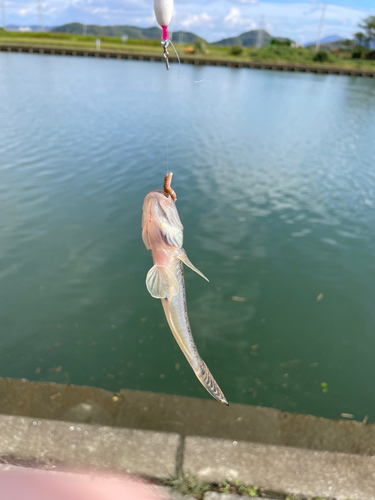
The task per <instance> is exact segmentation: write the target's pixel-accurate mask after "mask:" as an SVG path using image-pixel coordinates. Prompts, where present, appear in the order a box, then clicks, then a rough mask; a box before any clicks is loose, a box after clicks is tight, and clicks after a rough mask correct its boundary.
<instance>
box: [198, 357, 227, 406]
mask: <svg viewBox="0 0 375 500" xmlns="http://www.w3.org/2000/svg"><path fill="white" fill-rule="evenodd" d="M193 369H194V372H195V374H196V376H197V377H198V380H199V381H200V382H201V384H202V385H203V387H204V388H205V389H206V390H207V391H208V392H209V393H210V394H211V396H212V397H213V398H215V399H216V400H217V401H220V403H225V404H226V405H227V406H229V403H228V401H227V400H226V397H225V396H224V394H223V391H222V390H221V389H220V387H219V385H218V383H217V382H216V380H215V379H214V377H213V376H212V374H211V372H210V370H209V369H208V367H207V365H206V363H205V362H204V361H203V359H201V358H200V360H199V366H198V368H195V367H193Z"/></svg>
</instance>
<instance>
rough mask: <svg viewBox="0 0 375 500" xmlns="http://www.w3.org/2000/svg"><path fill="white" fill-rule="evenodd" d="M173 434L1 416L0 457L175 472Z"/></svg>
mask: <svg viewBox="0 0 375 500" xmlns="http://www.w3.org/2000/svg"><path fill="white" fill-rule="evenodd" d="M180 440H181V438H180V436H179V435H177V434H170V433H160V432H152V431H140V430H134V429H119V428H114V427H101V426H99V425H89V424H73V423H69V422H60V421H56V420H43V419H40V420H37V419H32V418H28V417H13V416H7V415H0V457H1V456H3V457H7V456H9V457H16V458H17V459H23V460H42V461H46V462H47V463H62V464H65V465H74V466H75V467H77V466H78V467H79V466H81V467H90V466H94V467H98V468H103V469H111V470H113V471H128V472H132V473H137V474H143V475H147V476H152V477H161V478H163V477H166V478H167V477H171V476H173V475H174V474H175V473H176V459H177V453H178V449H179V445H180Z"/></svg>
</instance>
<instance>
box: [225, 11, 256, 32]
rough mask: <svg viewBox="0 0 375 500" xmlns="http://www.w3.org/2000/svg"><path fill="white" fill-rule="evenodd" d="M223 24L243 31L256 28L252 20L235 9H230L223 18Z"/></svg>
mask: <svg viewBox="0 0 375 500" xmlns="http://www.w3.org/2000/svg"><path fill="white" fill-rule="evenodd" d="M224 22H225V23H226V24H227V25H228V26H229V27H230V28H235V27H237V26H238V27H241V28H243V29H254V28H256V23H254V21H253V20H252V19H248V18H246V17H244V16H243V15H242V13H241V11H240V9H237V7H232V8H231V9H230V12H229V14H227V15H226V16H225V17H224Z"/></svg>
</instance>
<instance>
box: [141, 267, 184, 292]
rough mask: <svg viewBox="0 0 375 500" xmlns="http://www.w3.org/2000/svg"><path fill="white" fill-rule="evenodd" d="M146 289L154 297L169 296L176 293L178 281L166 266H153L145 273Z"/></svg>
mask: <svg viewBox="0 0 375 500" xmlns="http://www.w3.org/2000/svg"><path fill="white" fill-rule="evenodd" d="M146 286H147V290H148V291H149V292H150V294H151V295H152V296H153V297H154V298H155V299H167V298H171V297H173V296H174V295H176V294H177V293H178V283H177V280H176V278H175V277H174V276H173V273H172V271H170V270H169V269H168V267H166V266H156V265H155V266H154V267H152V268H151V269H150V270H149V272H148V273H147V277H146Z"/></svg>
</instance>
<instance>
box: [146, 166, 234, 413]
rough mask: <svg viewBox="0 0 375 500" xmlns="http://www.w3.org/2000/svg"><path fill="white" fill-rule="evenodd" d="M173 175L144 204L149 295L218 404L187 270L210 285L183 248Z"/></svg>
mask: <svg viewBox="0 0 375 500" xmlns="http://www.w3.org/2000/svg"><path fill="white" fill-rule="evenodd" d="M172 175H173V174H172V173H170V174H168V175H167V176H166V177H165V180H164V190H163V191H162V190H156V191H151V192H150V193H148V195H147V196H146V198H145V200H144V203H143V217H142V239H143V242H144V244H145V245H146V248H147V250H151V253H152V258H153V260H154V266H153V267H152V268H151V269H150V270H149V272H148V273H147V278H146V286H147V290H148V291H149V292H150V294H151V295H152V296H153V297H155V298H156V299H161V301H162V304H163V308H164V312H165V316H166V318H167V321H168V324H169V327H170V329H171V330H172V333H173V335H174V337H175V339H176V341H177V343H178V345H179V346H180V348H181V350H182V352H183V353H184V355H185V357H186V359H187V360H188V362H189V363H190V365H191V367H192V368H193V370H194V372H195V374H196V376H197V377H198V379H199V381H200V382H201V383H202V384H203V386H204V387H205V388H206V389H207V391H208V392H209V393H210V394H211V396H213V397H214V398H215V399H217V400H218V401H220V402H222V403H225V404H226V405H228V401H227V400H226V399H225V396H224V394H223V392H222V390H221V389H220V387H219V386H218V384H217V382H216V381H215V379H214V378H213V376H212V375H211V373H210V371H209V369H208V368H207V365H206V363H205V362H204V361H203V359H202V358H201V357H200V356H199V353H198V349H197V347H196V345H195V343H194V339H193V335H192V333H191V328H190V323H189V318H188V313H187V304H186V293H185V279H184V266H183V264H185V265H187V266H188V267H190V268H191V269H192V270H193V271H195V272H196V273H198V274H199V275H200V276H202V278H204V279H205V280H207V281H208V279H207V278H206V276H204V274H203V273H201V272H200V271H199V270H198V269H197V268H196V267H195V266H194V265H193V264H192V263H191V262H190V260H189V258H188V256H187V255H186V252H185V250H184V249H183V248H182V241H183V229H184V228H183V226H182V224H181V221H180V217H179V215H178V212H177V208H176V204H175V201H176V199H177V197H176V193H175V192H174V191H173V189H172V188H171V180H172Z"/></svg>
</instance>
